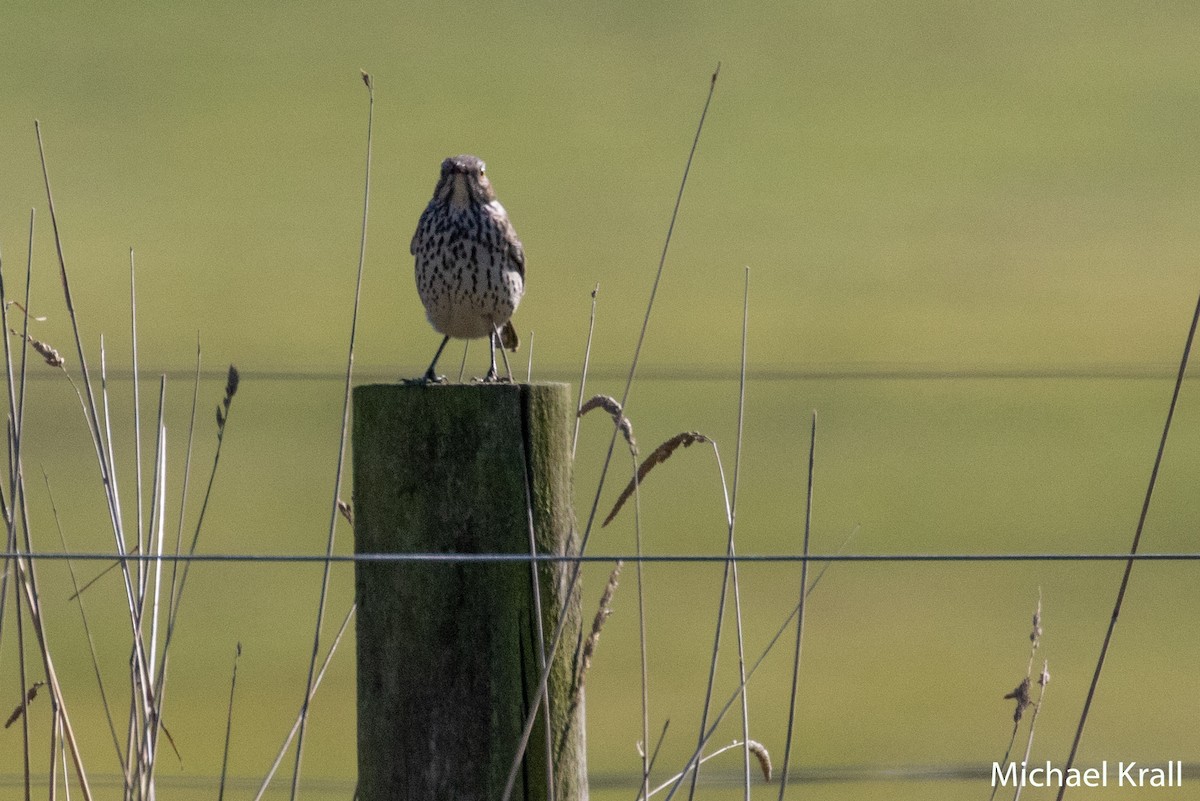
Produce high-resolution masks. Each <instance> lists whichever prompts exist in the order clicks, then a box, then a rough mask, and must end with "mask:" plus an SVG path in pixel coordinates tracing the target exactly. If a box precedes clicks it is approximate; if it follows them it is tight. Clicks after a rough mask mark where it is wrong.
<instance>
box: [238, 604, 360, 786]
mask: <svg viewBox="0 0 1200 801" xmlns="http://www.w3.org/2000/svg"><path fill="white" fill-rule="evenodd" d="M356 608H357V607H356V606H355V605H354V604H350V608H349V609H348V610H347V611H346V617H345V618H344V619H343V620H342V625H341V626H340V627H339V628H338V631H337V634H336V635H335V636H334V638H333V643H332V644H331V645H330V646H329V651H328V652H326V654H325V661H323V662H322V663H321V669H320V670H319V671H317V675H316V678H314V679H313V683H312V691H311V692H310V693H309V694H308V698H306V699H305V703H304V707H302V708H301V712H300V713H297V714H296V721H295V722H294V723H293V724H292V728H291V731H289V732H288V735H287V737H285V738H284V740H283V745H281V746H280V747H279V753H278V754H276V755H275V761H274V762H272V763H271V768H270V770H268V771H267V775H266V777H264V778H263V780H262V784H261V785H259V788H258V792H257V793H256V794H255V796H254V801H261V799H262V797H263V795H264V794H265V793H266V792H267V787H269V786H270V784H271V779H273V778H275V771H277V770H279V766H280V765H282V764H283V758H284V756H286V755H287V750H288V748H289V747H291V745H292V740H293V739H294V738H295V737H296V732H297V731H299V730H300V720H301V714H302V712H303V709H304V708H305V707H307V705H308V703H309V702H310V701H312V699H313V698H315V697H316V695H317V688H319V687H320V686H321V680H322V679H324V678H325V671H326V670H328V669H329V665H330V663H331V662H333V655H334V654H335V653H337V649H338V645H340V644H341V642H342V635H343V634H345V633H346V629H347V627H349V625H350V619H351V618H353V617H354V610H355V609H356Z"/></svg>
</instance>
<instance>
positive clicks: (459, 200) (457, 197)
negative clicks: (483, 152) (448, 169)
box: [450, 172, 471, 206]
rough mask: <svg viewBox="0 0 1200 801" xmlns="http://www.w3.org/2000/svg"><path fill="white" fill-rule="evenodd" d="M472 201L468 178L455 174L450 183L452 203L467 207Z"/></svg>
mask: <svg viewBox="0 0 1200 801" xmlns="http://www.w3.org/2000/svg"><path fill="white" fill-rule="evenodd" d="M470 199H471V190H470V188H469V187H468V186H467V176H466V175H465V174H463V173H461V172H460V173H455V174H454V177H453V179H452V180H451V183H450V202H451V203H453V204H455V205H456V206H465V205H466V204H467V203H468V202H469V201H470Z"/></svg>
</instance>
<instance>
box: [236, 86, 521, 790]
mask: <svg viewBox="0 0 1200 801" xmlns="http://www.w3.org/2000/svg"><path fill="white" fill-rule="evenodd" d="M363 84H364V85H365V86H366V87H367V143H366V145H367V146H366V153H365V154H364V155H365V159H364V170H363V205H362V225H361V228H360V232H359V239H358V270H357V276H356V278H355V281H354V306H353V310H352V311H351V314H350V343H349V347H348V348H347V352H346V380H345V384H344V387H345V389H344V392H343V396H342V418H341V430H340V432H339V434H338V452H337V469H336V470H335V471H334V479H333V498H332V499H331V501H330V504H329V529H328V534H327V536H326V540H325V557H326V559H325V563H324V566H323V568H322V573H321V593H320V598H319V599H318V600H317V619H316V622H315V624H314V626H313V641H312V652H311V653H310V654H309V659H308V673H307V677H306V679H305V682H304V699H303V701H302V703H301V705H300V719H299V722H298V732H297V735H296V759H295V761H294V763H293V766H292V784H291V793H290V795H289V797H290V798H291V801H296V798H297V797H298V796H299V793H300V770H301V766H302V764H303V761H304V736H305V733H306V731H307V728H308V710H309V706H308V705H309V702H310V701H311V699H312V694H313V692H314V691H315V690H316V686H315V683H314V682H315V681H316V679H317V659H318V657H319V656H320V652H321V629H322V627H323V626H324V623H325V606H326V604H327V602H328V598H329V581H330V566H331V564H332V563H331V562H330V561H329V559H330V557H332V556H333V548H334V541H335V538H336V535H337V517H338V514H339V511H338V504H337V502H338V499H339V498H341V493H342V474H343V471H344V470H345V466H346V440H347V437H348V432H349V428H350V393H351V388H352V386H353V377H354V347H355V343H356V342H357V340H358V311H359V304H360V302H361V300H362V285H363V273H364V270H365V265H366V259H367V223H368V222H369V220H370V217H371V214H370V211H371V152H372V147H373V142H374V138H375V85H374V81H373V80H372V79H371V76H370V75H368V74H365V73H364V75H363ZM501 353H503V350H502V351H501ZM236 388H237V387H236V383H235V384H234V389H236ZM335 644H336V643H335ZM268 781H269V779H268ZM265 786H266V785H265V784H264V788H265ZM260 795H261V791H260Z"/></svg>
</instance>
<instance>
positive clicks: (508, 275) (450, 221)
mask: <svg viewBox="0 0 1200 801" xmlns="http://www.w3.org/2000/svg"><path fill="white" fill-rule="evenodd" d="M410 250H411V251H412V254H413V256H414V257H415V258H416V278H417V294H418V295H420V296H421V303H423V304H424V306H425V314H426V316H428V318H429V323H430V325H432V326H433V328H434V330H436V331H437V332H438V333H439V334H442V335H443V336H444V339H443V340H442V344H441V346H440V347H439V348H438V350H437V353H436V354H435V355H434V357H433V363H432V364H430V365H429V369H428V370H427V371H426V372H425V376H424V377H423V378H422V379H421V380H422V381H439V380H441V379H439V378H438V376H437V373H436V372H435V368H436V366H437V361H438V357H439V356H441V353H442V350H443V349H444V348H445V347H446V343H447V342H449V341H450V338H451V337H453V338H455V339H478V338H480V337H488V338H489V341H490V342H491V346H492V364H491V369H490V370H489V371H488V374H487V377H486V378H485V379H484V380H486V381H494V380H497V373H496V353H495V348H496V345H497V344H502V345H504V346H505V347H509V348H510V349H515V348H516V344H517V341H516V340H517V337H516V331H515V329H513V327H512V323H511V321H510V320H511V318H512V315H513V312H515V311H516V310H517V305H518V304H519V303H520V302H521V296H522V295H523V294H524V292H525V249H524V248H523V247H522V246H521V240H520V239H518V238H517V232H516V231H514V230H513V227H512V223H510V222H509V221H508V213H507V212H506V211H505V210H504V207H503V206H501V205H500V201H498V200H496V193H495V191H494V190H493V189H492V185H491V182H490V181H488V178H487V175H486V173H485V170H484V163H483V162H482V161H481V160H479V159H478V158H476V157H475V156H465V155H464V156H453V157H451V158H448V159H446V160H445V161H443V162H442V172H441V177H440V178H439V179H438V184H437V188H435V189H434V191H433V198H432V199H431V200H430V201H429V205H428V206H426V207H425V212H424V213H423V214H422V215H421V221H420V222H419V223H418V224H417V231H416V233H415V234H413V239H412V246H411V248H410ZM498 334H499V337H500V342H499V343H498V342H497V340H496V338H497V335H498Z"/></svg>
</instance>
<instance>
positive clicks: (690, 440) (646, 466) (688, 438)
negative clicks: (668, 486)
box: [593, 396, 712, 528]
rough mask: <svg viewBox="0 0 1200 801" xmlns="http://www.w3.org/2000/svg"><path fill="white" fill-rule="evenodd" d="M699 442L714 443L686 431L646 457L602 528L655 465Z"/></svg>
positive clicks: (696, 432) (693, 432)
mask: <svg viewBox="0 0 1200 801" xmlns="http://www.w3.org/2000/svg"><path fill="white" fill-rule="evenodd" d="M597 397H600V396H597ZM593 400H594V398H593ZM697 442H712V440H711V439H709V438H708V437H706V436H704V435H703V434H701V433H700V432H699V431H684V432H682V433H680V434H676V435H675V436H673V437H671V438H670V439H669V440H667V441H666V442H664V443H663V444H662V445H659V446H658V447H657V448H655V449H654V451H653V452H652V453H651V454H650V455H649V456H647V457H646V459H645V461H643V462H642V464H641V466H639V467H638V471H637V475H636V476H634V477H633V478H631V479H630V480H629V484H628V485H626V487H625V489H624V490H622V491H621V495H620V497H618V498H617V502H616V503H615V504H613V508H612V511H611V512H609V513H608V517H606V518H604V522H603V523H602V524H601V528H603V527H604V526H607V525H608V524H609V523H611V522H612V521H613V518H615V517H616V516H617V512H620V511H621V507H622V506H624V505H625V501H627V500H629V496H630V495H633V491H634V490H635V489H637V488H638V486H639V485H640V484H641V483H642V482H643V481H645V479H646V474H647V473H649V472H650V471H651V470H653V469H654V467H655V465H659V464H662V463H663V462H665V461H666V460H667V459H670V458H671V454H672V453H674V452H675V451H676V449H678V448H679V447H680V446H683V447H684V448H689V447H691V446H692V445H693V444H694V443H697Z"/></svg>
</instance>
